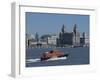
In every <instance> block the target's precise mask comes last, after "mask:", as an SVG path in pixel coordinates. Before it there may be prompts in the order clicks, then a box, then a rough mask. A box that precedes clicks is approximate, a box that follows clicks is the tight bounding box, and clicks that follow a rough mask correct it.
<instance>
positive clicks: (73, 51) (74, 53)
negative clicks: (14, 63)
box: [26, 47, 90, 67]
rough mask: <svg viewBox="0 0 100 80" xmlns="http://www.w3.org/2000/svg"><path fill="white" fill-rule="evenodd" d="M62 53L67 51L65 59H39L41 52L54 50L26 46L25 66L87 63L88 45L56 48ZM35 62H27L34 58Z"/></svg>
mask: <svg viewBox="0 0 100 80" xmlns="http://www.w3.org/2000/svg"><path fill="white" fill-rule="evenodd" d="M56 49H57V50H60V51H62V52H64V53H69V57H68V58H67V59H61V60H52V61H39V58H40V56H41V53H43V52H46V51H50V50H54V49H53V48H27V49H26V67H42V66H60V65H86V64H89V63H90V61H89V59H90V58H89V55H90V54H89V47H77V48H56ZM35 59H37V62H32V61H31V62H29V61H28V60H35Z"/></svg>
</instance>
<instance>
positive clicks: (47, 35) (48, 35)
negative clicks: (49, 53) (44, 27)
mask: <svg viewBox="0 0 100 80" xmlns="http://www.w3.org/2000/svg"><path fill="white" fill-rule="evenodd" d="M48 37H51V35H50V34H45V35H42V36H41V39H46V38H48Z"/></svg>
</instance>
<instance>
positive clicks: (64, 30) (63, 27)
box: [61, 24, 66, 33]
mask: <svg viewBox="0 0 100 80" xmlns="http://www.w3.org/2000/svg"><path fill="white" fill-rule="evenodd" d="M61 31H62V33H65V32H66V27H65V25H64V24H63V26H62V29H61Z"/></svg>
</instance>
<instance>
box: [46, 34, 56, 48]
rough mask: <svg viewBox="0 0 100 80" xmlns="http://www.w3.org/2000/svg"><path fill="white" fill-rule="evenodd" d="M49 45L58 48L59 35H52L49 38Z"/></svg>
mask: <svg viewBox="0 0 100 80" xmlns="http://www.w3.org/2000/svg"><path fill="white" fill-rule="evenodd" d="M47 44H48V45H49V46H51V45H52V46H56V45H57V35H51V36H50V37H48V38H47Z"/></svg>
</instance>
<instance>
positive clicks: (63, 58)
mask: <svg viewBox="0 0 100 80" xmlns="http://www.w3.org/2000/svg"><path fill="white" fill-rule="evenodd" d="M65 59H67V57H58V58H51V59H48V60H45V61H55V60H65ZM35 62H41V59H39V58H36V59H28V60H26V63H35Z"/></svg>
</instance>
